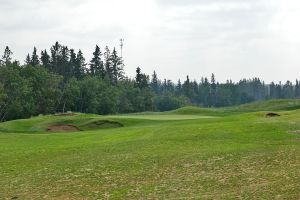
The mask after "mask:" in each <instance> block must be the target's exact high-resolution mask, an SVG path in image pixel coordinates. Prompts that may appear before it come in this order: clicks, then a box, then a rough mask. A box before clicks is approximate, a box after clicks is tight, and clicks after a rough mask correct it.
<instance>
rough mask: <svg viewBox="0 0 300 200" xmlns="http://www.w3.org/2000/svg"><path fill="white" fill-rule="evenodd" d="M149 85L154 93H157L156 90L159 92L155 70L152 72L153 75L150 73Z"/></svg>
mask: <svg viewBox="0 0 300 200" xmlns="http://www.w3.org/2000/svg"><path fill="white" fill-rule="evenodd" d="M150 85H151V88H152V90H153V91H154V92H155V93H156V94H158V92H159V85H158V78H157V74H156V72H155V71H154V72H153V75H152V79H151V83H150Z"/></svg>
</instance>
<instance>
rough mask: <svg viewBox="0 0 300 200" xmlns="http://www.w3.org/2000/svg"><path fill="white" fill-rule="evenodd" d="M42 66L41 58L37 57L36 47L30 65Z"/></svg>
mask: <svg viewBox="0 0 300 200" xmlns="http://www.w3.org/2000/svg"><path fill="white" fill-rule="evenodd" d="M39 64H40V60H39V56H38V55H37V49H36V47H34V49H33V53H32V56H31V60H30V65H31V66H33V67H35V66H37V65H39Z"/></svg>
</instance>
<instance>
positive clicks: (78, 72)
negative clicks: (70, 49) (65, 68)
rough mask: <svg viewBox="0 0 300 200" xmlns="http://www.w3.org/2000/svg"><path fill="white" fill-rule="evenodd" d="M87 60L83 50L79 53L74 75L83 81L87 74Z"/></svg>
mask: <svg viewBox="0 0 300 200" xmlns="http://www.w3.org/2000/svg"><path fill="white" fill-rule="evenodd" d="M85 66H86V64H85V58H84V57H83V53H82V51H81V50H79V51H78V53H77V58H76V65H75V69H74V75H75V77H76V78H77V79H81V78H83V76H84V73H85Z"/></svg>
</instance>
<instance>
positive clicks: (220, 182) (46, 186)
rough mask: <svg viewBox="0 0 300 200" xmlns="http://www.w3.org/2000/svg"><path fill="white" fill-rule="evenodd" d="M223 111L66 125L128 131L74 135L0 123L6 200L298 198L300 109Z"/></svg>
mask: <svg viewBox="0 0 300 200" xmlns="http://www.w3.org/2000/svg"><path fill="white" fill-rule="evenodd" d="M272 107H273V106H272ZM275 107H277V106H275ZM279 107H280V106H279ZM273 108H274V107H273ZM183 110H184V109H183ZM267 110H268V111H273V109H271V110H269V109H267ZM280 110H281V109H280ZM211 112H213V113H216V112H215V110H213V111H211ZM226 112H227V113H226V115H224V114H223V112H222V113H221V114H219V115H218V116H217V114H215V115H214V116H215V117H210V118H203V117H199V113H195V114H191V113H190V112H186V113H189V114H186V115H187V116H186V115H185V114H181V115H180V114H178V111H174V113H175V114H174V113H173V114H174V116H175V117H174V116H173V114H171V113H168V114H166V113H163V114H159V113H157V114H153V113H152V114H143V115H136V116H135V117H133V115H122V116H108V117H103V116H95V115H79V116H70V117H66V118H65V120H67V121H68V123H70V122H72V123H74V124H77V125H78V126H80V125H83V124H88V123H90V122H95V121H97V120H104V119H105V120H112V121H116V122H119V123H122V124H123V125H124V127H121V128H109V129H101V130H87V131H82V132H77V133H51V134H48V133H47V132H44V129H43V127H44V126H45V125H46V124H52V123H54V122H55V123H57V121H56V120H57V118H56V117H53V116H45V117H38V118H32V119H30V120H19V121H13V122H8V123H4V124H1V125H0V128H1V130H4V129H5V130H6V132H3V133H0V162H1V164H0V177H1V179H0V199H11V198H13V197H18V198H19V199H299V198H300V192H299V191H300V173H299V169H300V143H299V142H300V135H299V134H294V132H297V131H299V130H300V110H292V111H278V113H279V114H280V115H281V116H280V117H276V118H266V117H265V114H266V112H264V111H260V112H244V113H237V112H235V111H232V112H231V113H230V112H229V111H226ZM241 112H242V111H241ZM150 115H151V117H149V116H150ZM200 115H202V114H200ZM190 116H193V117H190ZM197 116H198V117H197ZM210 116H211V115H210ZM216 116H217V117H216ZM7 130H10V131H7ZM13 130H15V132H13ZM22 130H24V131H23V132H22Z"/></svg>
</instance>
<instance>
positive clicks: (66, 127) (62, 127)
mask: <svg viewBox="0 0 300 200" xmlns="http://www.w3.org/2000/svg"><path fill="white" fill-rule="evenodd" d="M47 131H49V132H76V131H80V129H79V128H77V127H76V126H73V125H53V126H49V127H48V129H47Z"/></svg>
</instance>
